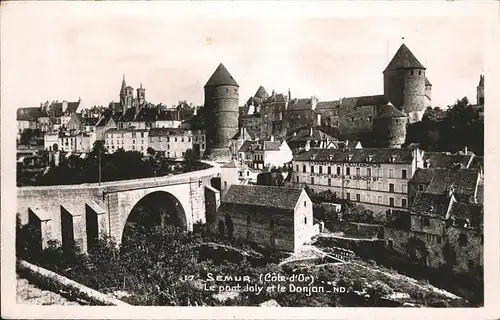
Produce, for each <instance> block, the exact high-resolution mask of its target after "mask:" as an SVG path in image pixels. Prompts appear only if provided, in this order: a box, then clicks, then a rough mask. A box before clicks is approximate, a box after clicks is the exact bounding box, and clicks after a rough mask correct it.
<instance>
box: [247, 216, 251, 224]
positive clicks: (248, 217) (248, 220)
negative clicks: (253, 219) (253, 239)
mask: <svg viewBox="0 0 500 320" xmlns="http://www.w3.org/2000/svg"><path fill="white" fill-rule="evenodd" d="M247 224H250V216H247Z"/></svg>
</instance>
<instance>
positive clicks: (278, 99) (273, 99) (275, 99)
mask: <svg viewBox="0 0 500 320" xmlns="http://www.w3.org/2000/svg"><path fill="white" fill-rule="evenodd" d="M286 101H287V98H286V96H285V95H284V94H282V93H276V94H275V95H274V97H273V96H272V95H270V96H269V98H267V99H265V100H264V101H262V103H264V104H266V103H276V102H286Z"/></svg>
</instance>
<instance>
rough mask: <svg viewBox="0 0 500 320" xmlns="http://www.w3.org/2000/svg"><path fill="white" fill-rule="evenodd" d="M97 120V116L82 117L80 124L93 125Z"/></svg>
mask: <svg viewBox="0 0 500 320" xmlns="http://www.w3.org/2000/svg"><path fill="white" fill-rule="evenodd" d="M98 121H99V118H83V119H82V125H84V126H95V125H96V124H97V122H98Z"/></svg>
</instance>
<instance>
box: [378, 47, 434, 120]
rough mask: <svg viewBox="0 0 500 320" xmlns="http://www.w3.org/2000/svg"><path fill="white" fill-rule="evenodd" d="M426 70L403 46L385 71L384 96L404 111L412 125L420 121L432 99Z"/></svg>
mask: <svg viewBox="0 0 500 320" xmlns="http://www.w3.org/2000/svg"><path fill="white" fill-rule="evenodd" d="M425 71H426V68H425V67H424V66H423V65H422V64H421V63H420V62H419V61H418V60H417V58H416V57H415V56H414V55H413V53H412V52H411V51H410V49H408V47H407V46H406V45H405V44H402V45H401V47H400V48H399V50H398V51H397V52H396V54H395V55H394V57H393V58H392V60H391V61H390V62H389V64H388V65H387V68H386V69H385V70H384V72H383V73H384V96H385V97H386V98H387V99H388V100H389V101H390V102H391V103H392V104H393V105H394V106H395V107H396V108H398V109H399V110H401V111H403V112H404V113H405V114H406V115H407V116H408V119H409V122H410V123H413V122H417V121H420V120H421V119H422V116H423V115H424V112H425V109H426V108H427V106H430V103H429V102H427V101H426V100H427V99H429V100H430V98H431V84H430V82H429V80H428V79H427V77H426V76H425Z"/></svg>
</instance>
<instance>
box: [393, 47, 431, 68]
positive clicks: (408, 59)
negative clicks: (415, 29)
mask: <svg viewBox="0 0 500 320" xmlns="http://www.w3.org/2000/svg"><path fill="white" fill-rule="evenodd" d="M397 69H424V70H425V67H424V66H423V65H422V64H421V63H420V62H419V61H418V60H417V58H416V57H415V56H414V55H413V53H411V51H410V49H408V47H407V46H406V45H405V44H404V43H403V44H402V45H401V47H399V50H398V51H397V52H396V54H395V55H394V57H393V58H392V60H391V62H389V64H388V65H387V68H385V71H387V70H397Z"/></svg>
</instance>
